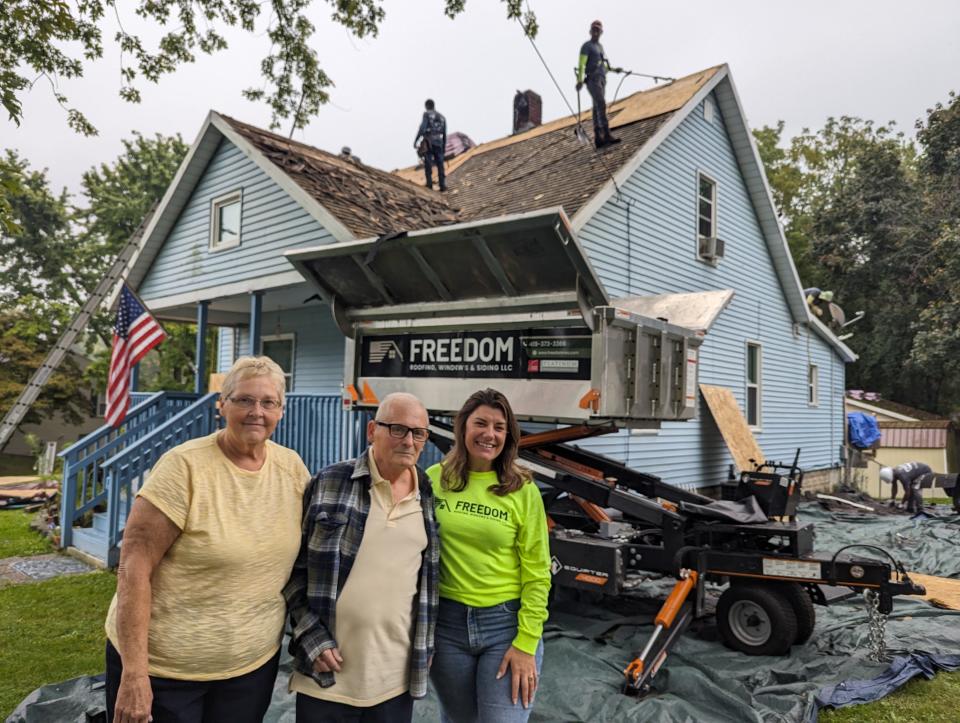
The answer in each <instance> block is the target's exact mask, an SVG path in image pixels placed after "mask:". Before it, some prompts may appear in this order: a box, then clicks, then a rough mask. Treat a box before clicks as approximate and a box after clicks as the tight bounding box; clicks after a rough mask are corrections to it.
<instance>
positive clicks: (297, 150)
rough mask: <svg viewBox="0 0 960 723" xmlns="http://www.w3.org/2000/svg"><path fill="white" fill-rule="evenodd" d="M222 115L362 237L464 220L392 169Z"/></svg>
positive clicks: (437, 197) (430, 192)
mask: <svg viewBox="0 0 960 723" xmlns="http://www.w3.org/2000/svg"><path fill="white" fill-rule="evenodd" d="M221 117H222V118H223V119H224V120H225V121H226V122H227V123H229V124H230V126H231V127H232V128H233V129H234V130H235V131H236V132H237V133H239V134H240V135H242V136H243V137H244V138H245V139H246V140H247V141H249V142H250V143H251V144H253V146H254V147H255V148H256V149H257V150H258V151H260V152H261V153H262V154H263V155H264V156H265V157H266V158H267V159H269V160H270V162H271V163H273V164H274V165H276V166H277V167H278V168H279V169H281V170H282V171H283V172H284V173H285V174H287V175H288V176H289V177H290V178H291V179H293V181H294V182H296V184H297V185H299V186H300V187H301V188H302V189H303V190H304V191H306V192H307V193H308V194H310V196H312V197H313V198H315V199H316V200H317V201H319V202H320V203H321V204H322V205H323V207H324V208H326V209H327V210H328V211H329V212H330V213H332V214H333V215H334V216H336V217H337V219H339V220H340V221H341V222H342V223H343V224H344V225H345V226H346V227H347V228H349V229H350V231H351V232H353V233H354V234H355V235H356V236H358V237H361V238H362V237H367V236H379V235H380V234H384V233H389V232H394V231H408V230H412V229H418V228H430V227H433V226H443V225H445V224H449V223H455V222H456V221H457V220H458V219H457V217H456V215H455V214H454V212H453V210H452V209H451V208H450V206H449V205H448V204H447V202H446V201H445V200H444V197H443V196H441V195H440V194H438V193H434V192H432V191H429V190H427V189H426V188H422V187H419V186H417V185H415V184H413V183H410V182H408V181H405V180H403V179H402V178H399V177H397V176H396V175H394V174H392V173H387V172H386V171H381V170H379V169H377V168H372V167H371V166H367V165H364V164H363V163H358V162H353V161H349V160H346V159H344V158H341V157H339V156H335V155H333V154H332V153H328V152H326V151H323V150H320V149H319V148H314V147H313V146H308V145H306V144H303V143H298V142H296V141H292V140H288V139H286V138H283V137H282V136H278V135H276V134H275V133H270V132H269V131H265V130H262V129H260V128H256V127H254V126H251V125H247V124H246V123H242V122H241V121H238V120H236V119H234V118H230V117H228V116H221Z"/></svg>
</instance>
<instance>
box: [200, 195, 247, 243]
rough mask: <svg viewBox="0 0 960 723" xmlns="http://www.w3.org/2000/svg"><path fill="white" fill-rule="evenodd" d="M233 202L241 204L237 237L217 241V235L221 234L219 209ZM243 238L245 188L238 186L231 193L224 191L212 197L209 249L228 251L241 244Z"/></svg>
mask: <svg viewBox="0 0 960 723" xmlns="http://www.w3.org/2000/svg"><path fill="white" fill-rule="evenodd" d="M233 203H239V204H240V219H239V224H238V228H237V239H236V240H235V241H231V242H228V243H217V237H218V236H219V235H220V214H219V213H218V211H219V210H220V209H221V208H223V207H224V206H229V205H231V204H233ZM242 239H243V189H242V188H238V189H236V190H233V191H230V192H229V193H224V194H221V195H219V196H217V197H216V198H211V199H210V239H209V243H208V246H207V250H208V251H210V253H219V252H220V251H226V250H227V249H232V248H236V247H237V246H239V245H240V244H241V242H242Z"/></svg>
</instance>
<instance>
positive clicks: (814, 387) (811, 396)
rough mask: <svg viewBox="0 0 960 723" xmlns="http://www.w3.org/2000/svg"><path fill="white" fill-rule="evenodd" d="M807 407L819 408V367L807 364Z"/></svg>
mask: <svg viewBox="0 0 960 723" xmlns="http://www.w3.org/2000/svg"><path fill="white" fill-rule="evenodd" d="M807 406H808V407H819V406H820V367H819V366H818V365H817V364H807Z"/></svg>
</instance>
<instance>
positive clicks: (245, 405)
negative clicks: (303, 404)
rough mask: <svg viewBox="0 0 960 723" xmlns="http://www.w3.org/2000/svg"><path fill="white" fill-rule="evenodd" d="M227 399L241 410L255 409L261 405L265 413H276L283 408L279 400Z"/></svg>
mask: <svg viewBox="0 0 960 723" xmlns="http://www.w3.org/2000/svg"><path fill="white" fill-rule="evenodd" d="M227 399H228V400H229V401H231V402H233V403H234V404H236V405H237V406H238V407H240V409H253V408H254V407H255V406H257V404H259V405H260V409H262V410H263V411H265V412H275V411H277V410H278V409H280V407H282V406H283V405H282V404H281V403H280V400H278V399H256V398H254V397H227Z"/></svg>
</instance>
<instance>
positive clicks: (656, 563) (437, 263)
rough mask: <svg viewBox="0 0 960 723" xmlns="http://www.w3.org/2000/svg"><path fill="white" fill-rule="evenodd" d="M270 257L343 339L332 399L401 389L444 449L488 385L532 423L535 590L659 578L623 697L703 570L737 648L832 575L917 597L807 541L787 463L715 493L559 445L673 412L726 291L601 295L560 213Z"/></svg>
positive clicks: (766, 640) (664, 648)
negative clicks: (338, 388)
mask: <svg viewBox="0 0 960 723" xmlns="http://www.w3.org/2000/svg"><path fill="white" fill-rule="evenodd" d="M287 257H288V258H289V259H290V261H291V262H292V263H293V264H294V265H295V266H296V267H297V268H298V269H299V270H300V271H301V273H302V274H303V275H304V276H305V278H307V279H309V280H310V281H311V282H312V283H313V284H314V285H315V286H316V288H317V289H318V291H319V293H320V296H321V297H322V298H323V299H324V300H326V301H327V302H328V303H329V304H330V306H331V308H332V310H333V315H334V319H335V321H336V323H337V325H338V327H339V328H340V330H341V331H342V332H343V334H344V336H345V337H346V347H345V362H344V407H345V408H348V409H371V410H372V409H374V408H375V407H376V406H377V405H378V403H379V400H380V399H382V398H383V397H384V396H386V395H387V394H389V393H391V392H394V391H406V392H411V393H413V394H416V395H417V396H418V397H419V398H420V399H421V400H422V401H423V403H424V405H425V406H426V407H427V409H428V411H429V412H430V414H431V430H432V438H433V441H434V442H435V444H437V445H438V446H439V447H440V448H441V449H447V448H449V446H450V445H451V444H452V432H451V430H450V427H449V424H447V423H446V422H445V420H446V419H447V418H449V416H451V415H452V414H453V413H454V412H455V411H456V410H457V409H458V408H459V407H460V405H461V404H462V403H463V401H464V400H465V399H466V397H467V396H469V395H470V394H471V393H472V392H474V391H475V390H476V389H478V388H481V387H484V386H491V385H493V386H496V387H497V388H498V389H499V390H500V391H502V392H503V393H504V394H506V395H507V397H508V398H509V399H510V401H511V405H512V406H513V408H514V411H515V413H516V415H517V417H518V418H519V419H520V420H522V421H524V422H528V423H539V424H537V425H534V426H539V427H540V428H541V429H542V428H543V427H544V423H546V426H548V427H551V428H549V429H547V430H546V431H539V432H531V433H528V434H525V436H524V437H523V439H522V440H521V457H522V458H523V460H524V462H525V463H526V464H527V465H528V466H529V467H530V468H531V469H532V470H533V472H534V474H535V476H536V479H537V480H538V482H540V483H541V489H542V491H543V495H544V502H545V506H546V509H547V513H548V515H549V522H550V526H551V533H550V534H551V554H552V558H553V559H552V572H553V582H554V585H556V586H563V587H569V588H574V589H580V590H592V591H599V592H601V593H602V594H604V595H614V596H616V595H623V594H627V593H629V592H630V590H631V589H634V588H636V586H637V584H638V581H639V580H640V579H641V577H642V574H643V573H645V572H659V573H666V574H669V575H673V576H676V577H677V578H678V582H677V585H676V586H675V588H674V590H673V592H672V593H671V594H670V596H669V598H668V599H667V601H666V603H665V605H664V607H663V609H662V610H661V612H660V614H659V615H658V616H657V618H656V624H657V625H656V628H655V632H654V633H653V635H652V636H651V639H650V641H649V642H648V644H647V645H646V647H645V649H644V650H643V651H641V652H640V653H639V655H638V656H637V658H636V659H635V660H634V661H633V662H631V663H629V665H627V667H626V669H625V671H624V673H625V690H626V691H627V692H641V693H642V692H644V691H646V690H647V689H648V688H649V683H650V680H651V679H652V678H653V676H655V675H656V673H657V671H658V670H659V669H660V667H661V666H662V665H663V663H664V661H665V659H666V656H667V653H668V652H669V649H670V646H671V645H672V644H673V642H674V641H675V640H676V639H677V638H678V636H679V635H680V634H681V633H682V632H683V630H684V629H685V628H686V627H687V626H688V625H689V623H690V622H691V620H693V619H694V618H697V617H701V616H703V615H705V614H706V610H705V606H704V591H705V588H704V585H705V583H706V582H716V583H729V585H728V587H727V589H726V590H725V592H724V593H723V594H722V596H721V597H720V599H719V602H718V605H717V610H716V615H717V622H718V629H719V631H720V634H721V638H722V639H723V641H724V643H725V644H727V645H728V646H730V647H732V648H735V649H737V650H741V651H743V652H745V653H748V654H783V653H785V652H786V651H787V650H788V649H789V648H790V646H791V645H793V644H796V643H802V642H804V641H805V640H806V639H807V638H808V637H809V636H810V634H811V632H812V631H813V628H814V625H815V619H816V614H815V610H814V604H828V603H829V602H830V600H831V599H834V598H835V597H836V589H837V587H838V586H841V587H843V588H847V589H849V590H853V591H869V592H868V595H869V596H870V597H871V599H872V603H873V608H874V612H875V614H880V615H882V614H885V613H888V612H889V611H890V609H891V607H892V601H893V597H894V596H896V595H902V594H922V593H923V588H922V587H921V586H919V585H916V584H914V583H913V582H912V581H911V580H910V579H909V578H908V577H907V576H906V574H905V572H904V571H903V569H902V567H900V566H899V564H898V563H896V561H895V560H893V558H892V557H891V556H890V555H889V554H888V553H886V552H885V551H882V550H881V552H882V553H883V554H884V555H886V557H887V558H888V559H889V560H890V563H888V562H886V561H878V560H876V559H871V558H866V557H862V556H854V555H852V554H850V553H848V552H847V551H846V548H844V549H841V550H838V551H836V552H834V553H833V554H825V553H817V552H815V550H814V530H813V526H812V524H810V523H803V522H798V521H797V520H796V519H795V518H794V517H793V511H794V510H795V507H796V500H797V498H798V497H799V493H800V488H801V485H802V472H800V470H799V467H798V466H797V461H798V460H795V461H794V464H793V465H791V466H789V467H785V466H782V465H766V466H764V467H763V468H761V469H756V470H741V478H740V480H739V484H738V486H737V490H738V493H737V495H736V496H737V497H739V498H741V499H739V500H735V501H729V502H718V501H716V500H714V499H711V498H709V497H706V496H704V495H701V494H698V493H696V492H692V491H688V490H684V489H680V488H678V487H675V486H673V485H670V484H668V483H666V482H664V481H663V480H661V479H660V478H658V477H655V476H653V475H649V474H645V473H643V472H640V471H637V470H633V469H630V468H628V467H626V466H625V465H623V464H621V463H619V462H617V461H615V460H613V459H610V458H607V457H604V456H602V455H599V454H596V453H593V452H590V451H586V450H584V449H580V448H577V447H574V446H572V445H571V444H570V443H571V442H573V441H576V440H579V439H583V438H586V437H590V436H594V435H596V434H602V433H607V432H612V431H616V430H619V429H630V428H633V429H636V428H654V429H656V428H659V426H660V425H661V423H662V422H664V421H672V422H682V421H685V420H689V419H692V418H693V417H694V416H695V415H696V410H697V391H698V385H697V377H698V368H699V347H700V346H701V344H702V343H703V341H704V336H705V334H707V332H708V331H709V328H710V325H711V324H712V323H713V321H714V320H715V319H716V317H717V316H718V315H719V314H720V313H722V311H723V308H724V307H725V306H726V304H727V303H729V300H730V298H731V297H732V295H733V292H732V291H730V290H720V291H714V292H704V293H699V294H677V295H662V296H658V297H631V298H628V299H621V300H616V301H611V300H610V299H609V298H608V297H607V294H606V291H605V290H604V288H603V286H602V284H601V283H600V281H599V279H598V278H597V276H596V274H595V273H594V271H593V268H592V267H591V265H590V263H589V261H588V259H587V258H586V256H585V255H584V253H583V251H582V249H581V248H580V246H579V243H578V242H577V240H576V238H575V236H574V234H573V232H572V229H571V228H570V225H569V222H568V221H567V219H566V217H565V215H564V214H563V212H562V210H559V209H554V210H548V211H543V212H536V213H531V214H522V215H520V216H515V217H510V218H508V219H497V220H493V221H485V222H479V223H472V224H459V225H456V226H449V227H445V228H442V229H433V230H428V231H422V232H411V233H409V234H395V235H392V236H389V237H381V238H378V239H369V240H364V241H350V242H344V243H337V244H330V245H326V246H318V247H316V248H313V249H307V250H303V251H296V252H288V253H287ZM798 456H799V452H798ZM876 549H879V548H876ZM625 662H627V661H625Z"/></svg>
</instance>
